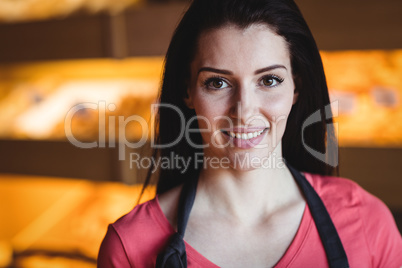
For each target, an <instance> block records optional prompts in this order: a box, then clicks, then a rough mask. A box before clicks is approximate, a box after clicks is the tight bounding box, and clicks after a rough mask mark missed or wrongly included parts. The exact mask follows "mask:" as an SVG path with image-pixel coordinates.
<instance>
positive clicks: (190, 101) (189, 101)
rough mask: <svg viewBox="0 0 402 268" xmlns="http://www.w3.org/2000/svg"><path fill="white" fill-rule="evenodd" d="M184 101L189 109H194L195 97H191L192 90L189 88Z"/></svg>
mask: <svg viewBox="0 0 402 268" xmlns="http://www.w3.org/2000/svg"><path fill="white" fill-rule="evenodd" d="M183 100H184V103H185V104H186V105H187V107H188V108H189V109H194V105H193V98H192V97H191V94H190V90H189V89H188V88H187V92H186V96H185V97H184V99H183Z"/></svg>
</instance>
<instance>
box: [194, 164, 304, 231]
mask: <svg viewBox="0 0 402 268" xmlns="http://www.w3.org/2000/svg"><path fill="white" fill-rule="evenodd" d="M197 198H202V199H203V201H204V202H202V203H203V204H205V205H204V208H203V211H205V212H207V211H211V210H213V213H217V215H221V216H224V217H226V218H229V219H233V220H236V221H240V222H242V223H245V224H253V222H258V221H260V220H261V219H263V218H266V217H269V215H272V214H273V213H275V212H276V211H278V210H280V209H281V208H283V207H284V206H287V205H289V204H291V203H292V202H297V201H300V198H302V197H301V193H300V191H299V189H298V187H297V185H296V183H295V181H294V179H293V177H292V175H291V174H290V172H289V170H288V169H287V167H286V165H285V164H284V163H281V164H279V165H277V166H274V167H272V166H271V167H269V168H257V169H252V170H238V169H228V168H227V169H212V168H206V169H204V170H202V172H201V174H200V179H199V185H198V189H197Z"/></svg>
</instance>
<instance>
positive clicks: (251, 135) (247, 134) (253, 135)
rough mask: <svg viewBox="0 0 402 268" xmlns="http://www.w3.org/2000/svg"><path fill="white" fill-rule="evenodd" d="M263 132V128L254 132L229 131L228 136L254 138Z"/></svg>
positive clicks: (243, 138) (245, 138)
mask: <svg viewBox="0 0 402 268" xmlns="http://www.w3.org/2000/svg"><path fill="white" fill-rule="evenodd" d="M262 132H264V130H260V131H256V132H249V133H234V132H233V131H230V132H229V136H230V137H232V138H237V139H242V140H248V139H252V138H255V137H257V136H259V135H261V133H262Z"/></svg>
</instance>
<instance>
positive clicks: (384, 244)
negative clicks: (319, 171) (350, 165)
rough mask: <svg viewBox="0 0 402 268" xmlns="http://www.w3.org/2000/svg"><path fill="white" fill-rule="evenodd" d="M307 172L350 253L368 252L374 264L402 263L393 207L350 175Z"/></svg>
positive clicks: (368, 257)
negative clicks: (390, 207)
mask: <svg viewBox="0 0 402 268" xmlns="http://www.w3.org/2000/svg"><path fill="white" fill-rule="evenodd" d="M305 176H306V179H307V180H308V181H309V182H310V183H311V185H312V186H313V188H314V189H315V190H316V192H317V193H318V195H319V196H320V197H321V199H322V201H323V202H324V204H325V206H326V208H327V210H328V212H329V214H330V215H331V218H332V220H333V222H334V224H335V226H336V228H337V230H338V233H339V236H340V237H341V240H342V243H344V246H345V250H346V252H347V254H348V251H349V254H348V257H350V256H349V255H356V256H357V255H360V256H366V259H371V264H372V266H373V267H400V266H401V265H402V255H401V254H400V253H401V251H402V238H401V235H400V233H399V231H398V229H397V227H396V224H395V221H394V219H393V216H392V214H391V212H390V210H389V209H388V207H387V206H386V205H385V204H384V203H383V202H382V201H381V200H380V199H378V198H377V197H375V196H374V195H372V194H370V193H369V192H367V191H366V190H364V189H363V188H362V187H360V186H359V185H358V184H357V183H356V182H353V181H351V180H349V179H345V178H339V177H333V176H321V175H315V174H309V173H305ZM363 249H364V250H363ZM351 261H352V262H353V257H352V258H351ZM360 261H361V258H360ZM357 262H359V260H356V263H357ZM350 264H351V266H353V265H352V263H350Z"/></svg>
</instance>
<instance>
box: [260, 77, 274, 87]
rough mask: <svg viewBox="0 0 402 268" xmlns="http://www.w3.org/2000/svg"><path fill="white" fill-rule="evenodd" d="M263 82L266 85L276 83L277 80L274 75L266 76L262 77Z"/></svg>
mask: <svg viewBox="0 0 402 268" xmlns="http://www.w3.org/2000/svg"><path fill="white" fill-rule="evenodd" d="M262 83H263V84H264V86H268V87H270V86H272V85H273V84H274V83H275V80H274V79H273V78H272V77H264V78H263V79H262Z"/></svg>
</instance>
